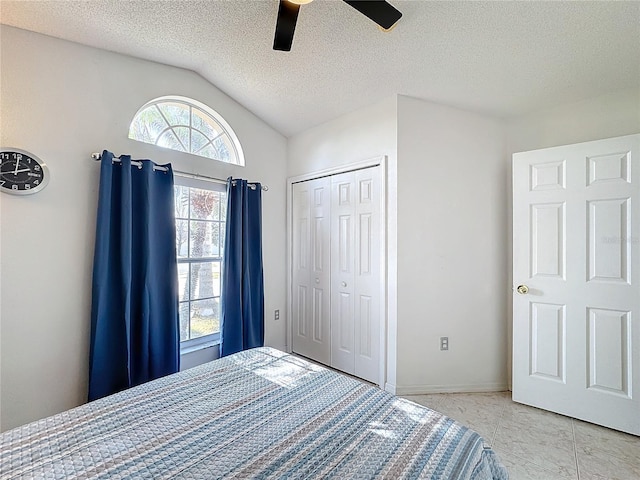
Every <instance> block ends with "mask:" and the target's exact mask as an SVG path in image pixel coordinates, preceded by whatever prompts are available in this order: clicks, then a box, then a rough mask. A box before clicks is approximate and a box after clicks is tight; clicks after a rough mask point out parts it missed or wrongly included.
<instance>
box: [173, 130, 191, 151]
mask: <svg viewBox="0 0 640 480" xmlns="http://www.w3.org/2000/svg"><path fill="white" fill-rule="evenodd" d="M173 132H174V133H175V134H176V135H177V136H178V138H179V139H180V144H181V145H182V146H183V147H184V150H185V152H190V151H191V147H190V146H189V145H190V142H191V140H190V139H189V127H175V128H174V129H173Z"/></svg>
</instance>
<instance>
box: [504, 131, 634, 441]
mask: <svg viewBox="0 0 640 480" xmlns="http://www.w3.org/2000/svg"><path fill="white" fill-rule="evenodd" d="M513 231H514V233H513V278H514V283H515V285H514V300H513V399H514V400H515V401H517V402H521V403H525V404H528V405H533V406H536V407H539V408H544V409H547V410H551V411H554V412H558V413H561V414H564V415H569V416H572V417H575V418H579V419H582V420H586V421H589V422H593V423H597V424H600V425H604V426H607V427H610V428H614V429H617V430H622V431H625V432H629V433H633V434H636V435H640V135H630V136H625V137H619V138H613V139H607V140H599V141H595V142H587V143H581V144H577V145H568V146H563V147H555V148H548V149H544V150H537V151H532V152H524V153H518V154H515V155H514V156H513Z"/></svg>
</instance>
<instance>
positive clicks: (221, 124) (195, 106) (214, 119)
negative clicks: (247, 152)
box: [129, 95, 244, 167]
mask: <svg viewBox="0 0 640 480" xmlns="http://www.w3.org/2000/svg"><path fill="white" fill-rule="evenodd" d="M163 103H173V104H180V105H184V106H185V107H186V108H185V109H188V111H189V124H188V125H187V124H171V123H170V122H169V120H168V119H167V117H166V116H165V115H164V113H162V111H161V110H160V108H159V107H158V105H160V104H163ZM154 106H155V107H156V108H157V109H158V112H159V113H160V115H161V116H162V118H163V119H164V121H165V122H166V123H167V127H166V128H165V129H164V130H162V131H161V132H160V133H159V134H158V136H157V137H156V139H155V140H154V142H153V143H152V142H146V141H145V140H139V139H137V138H135V137H134V136H133V124H134V122H136V121H137V119H138V116H139V115H140V114H141V113H142V112H143V111H145V110H146V109H148V108H149V107H154ZM194 110H196V111H198V112H200V113H201V115H200V117H201V118H203V117H204V118H207V122H206V123H208V124H209V125H211V126H212V127H213V128H215V129H216V130H221V131H222V133H220V134H218V135H217V136H216V137H214V138H210V137H209V135H207V134H206V133H205V132H203V131H201V130H199V129H197V128H196V127H194V126H193V116H192V112H193V111H194ZM204 118H203V119H204ZM175 128H188V129H189V145H188V148H187V146H186V145H184V144H183V142H182V141H181V140H180V136H179V135H178V134H177V133H176V131H175V130H174V129H175ZM167 130H171V131H172V132H173V134H174V136H175V137H176V139H177V140H178V142H179V143H180V144H181V145H182V148H183V149H182V150H180V149H172V150H174V151H177V152H183V153H188V154H191V155H197V156H200V157H204V158H210V159H212V160H216V161H218V162H222V163H228V164H231V165H239V166H241V167H244V153H243V151H242V145H240V140H238V137H237V135H236V133H235V132H234V131H233V129H232V128H231V125H229V123H227V121H226V120H225V119H224V118H223V117H222V115H220V114H219V113H218V112H216V111H215V110H214V109H213V108H211V107H209V106H207V105H205V104H204V103H202V102H199V101H197V100H194V99H193V98H188V97H181V96H176V95H170V96H165V97H158V98H154V99H153V100H150V101H149V102H147V103H145V104H144V105H143V106H142V107H140V108H139V109H138V111H137V112H136V114H135V115H134V116H133V120H131V123H130V124H129V138H130V139H132V140H135V141H137V142H143V143H150V144H152V145H158V142H159V141H160V140H161V138H162V137H163V135H164V134H165V132H166V131H167ZM194 131H195V132H198V133H199V134H200V135H202V136H204V137H205V138H206V139H207V143H206V144H205V145H203V146H202V147H200V148H199V149H198V150H197V151H196V152H191V150H192V148H191V138H192V132H194ZM222 137H228V138H229V143H230V144H231V147H232V152H229V153H230V156H232V157H233V159H231V160H230V161H228V162H227V161H225V160H221V159H219V158H214V157H210V156H205V155H202V154H201V153H199V152H201V151H202V150H203V149H205V148H206V147H207V146H208V145H210V144H211V145H213V142H214V141H215V140H216V139H218V138H222ZM158 146H161V145H158ZM161 147H162V148H170V147H164V146H161Z"/></svg>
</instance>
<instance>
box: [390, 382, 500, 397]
mask: <svg viewBox="0 0 640 480" xmlns="http://www.w3.org/2000/svg"><path fill="white" fill-rule="evenodd" d="M385 390H387V391H388V392H390V390H389V385H388V384H387V387H386V388H385ZM394 390H395V392H393V393H394V395H420V394H428V393H481V392H505V391H507V390H508V386H507V384H506V383H471V384H460V385H395V386H394ZM390 393H392V392H390Z"/></svg>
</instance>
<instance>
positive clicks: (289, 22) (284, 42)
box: [273, 0, 300, 52]
mask: <svg viewBox="0 0 640 480" xmlns="http://www.w3.org/2000/svg"><path fill="white" fill-rule="evenodd" d="M299 11H300V5H296V4H295V3H291V2H288V1H286V0H280V6H279V7H278V20H277V22H276V35H275V37H274V39H273V49H274V50H282V51H285V52H288V51H290V50H291V44H292V43H293V33H294V32H295V31H296V22H297V21H298V12H299Z"/></svg>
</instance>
